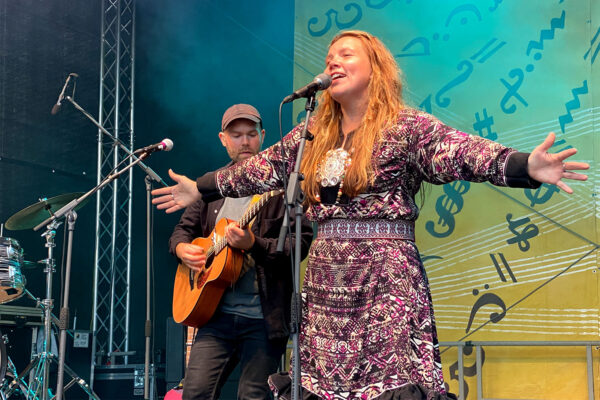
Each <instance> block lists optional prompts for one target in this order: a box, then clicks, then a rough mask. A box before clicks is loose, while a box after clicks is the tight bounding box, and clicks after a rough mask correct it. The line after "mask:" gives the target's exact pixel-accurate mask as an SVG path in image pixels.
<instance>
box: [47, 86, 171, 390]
mask: <svg viewBox="0 0 600 400" xmlns="http://www.w3.org/2000/svg"><path fill="white" fill-rule="evenodd" d="M64 99H66V100H68V101H69V102H70V103H71V104H73V107H75V108H76V109H77V110H79V111H81V113H82V114H83V115H85V116H86V117H87V119H89V120H90V121H92V123H93V124H94V125H96V127H98V129H99V130H100V132H102V133H103V134H105V135H106V136H108V137H109V138H110V139H111V140H112V141H113V143H114V144H115V145H118V146H119V147H120V148H121V149H122V150H123V151H124V152H125V153H127V154H128V155H129V156H130V157H132V158H133V159H134V160H135V162H134V163H133V164H131V165H135V164H138V165H139V166H140V167H141V168H142V169H143V170H144V172H145V173H146V190H147V199H148V200H147V203H148V206H147V207H148V211H147V224H148V225H147V231H148V232H147V240H148V243H147V253H146V257H147V259H146V264H147V265H146V269H147V276H146V280H147V282H146V322H145V324H144V335H145V338H146V349H145V356H144V400H148V398H149V397H148V386H149V385H148V381H149V379H148V376H149V372H148V371H149V367H150V366H149V364H150V355H149V352H150V334H151V331H152V325H151V323H150V236H151V234H150V208H151V205H150V189H149V181H148V179H152V180H154V181H155V182H158V183H160V184H162V185H163V186H168V185H167V183H166V182H165V181H164V180H163V179H162V178H161V177H160V176H159V175H158V174H157V173H156V172H154V171H153V170H152V168H150V167H148V166H147V165H146V164H144V163H143V162H142V160H143V159H144V158H146V157H147V156H148V154H149V153H142V155H141V156H140V157H139V158H138V157H137V155H136V154H135V153H132V152H131V151H130V150H129V149H128V148H127V146H125V145H124V144H123V142H121V140H120V139H119V138H116V137H114V136H113V135H111V134H110V132H108V131H107V130H106V129H105V128H104V127H103V126H102V125H101V124H100V123H99V122H98V121H96V119H95V118H94V117H92V116H91V115H90V114H89V113H88V112H87V111H85V110H84V109H83V107H81V106H80V105H79V104H77V102H76V101H75V99H73V98H72V97H71V96H66V97H64ZM57 400H62V399H59V398H57Z"/></svg>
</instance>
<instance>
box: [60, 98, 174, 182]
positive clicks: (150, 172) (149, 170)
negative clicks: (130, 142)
mask: <svg viewBox="0 0 600 400" xmlns="http://www.w3.org/2000/svg"><path fill="white" fill-rule="evenodd" d="M65 100H68V101H69V102H70V103H71V104H73V107H75V108H76V109H77V110H79V111H81V113H82V114H83V115H85V116H86V117H87V119H89V120H90V121H92V123H93V124H94V125H96V126H97V127H98V129H99V130H100V132H102V133H104V134H105V135H106V136H108V137H109V138H110V139H111V140H112V141H113V142H114V144H115V145H118V146H119V147H120V148H121V149H122V150H123V151H124V152H125V153H127V154H128V155H129V156H131V157H133V159H134V160H136V161H138V157H137V155H135V154H134V153H132V152H131V151H130V150H129V149H128V148H127V146H125V145H124V144H123V142H121V140H120V139H119V138H116V137H114V136H113V135H111V134H110V132H109V131H107V130H106V129H104V127H103V126H102V125H100V122H98V121H96V120H95V119H94V117H92V116H91V115H90V114H89V113H88V112H87V111H85V110H84V109H83V108H82V107H81V106H80V105H79V104H77V102H75V100H74V99H73V98H72V97H71V96H66V97H65ZM138 165H139V166H140V167H141V168H142V169H143V170H144V172H145V173H146V174H147V175H148V176H150V178H152V179H153V180H154V181H156V182H158V183H160V184H162V185H163V186H169V185H167V183H166V182H165V181H164V180H163V179H162V178H161V177H160V176H158V174H157V173H156V172H154V171H153V170H152V168H150V167H149V166H147V165H146V164H144V163H143V162H142V160H139V164H138Z"/></svg>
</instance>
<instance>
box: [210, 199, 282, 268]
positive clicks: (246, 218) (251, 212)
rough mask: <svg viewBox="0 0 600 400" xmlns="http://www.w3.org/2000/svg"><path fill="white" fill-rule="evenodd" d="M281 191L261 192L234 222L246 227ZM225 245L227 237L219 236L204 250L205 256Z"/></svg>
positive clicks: (216, 252)
mask: <svg viewBox="0 0 600 400" xmlns="http://www.w3.org/2000/svg"><path fill="white" fill-rule="evenodd" d="M280 193H283V190H272V191H270V192H267V193H265V194H263V195H262V196H260V198H259V199H258V201H255V202H254V203H252V204H251V205H250V207H248V209H247V210H246V212H244V215H242V218H240V219H239V220H238V221H237V222H236V223H237V225H238V226H239V227H240V228H242V229H245V228H247V227H248V225H249V224H250V221H252V218H254V217H255V216H256V214H258V212H259V211H260V209H261V208H262V207H263V206H264V205H265V204H266V203H267V202H268V201H269V200H270V199H271V198H272V197H274V196H276V195H278V194H280ZM226 246H227V239H225V237H222V238H220V239H219V240H217V242H216V243H215V244H214V245H213V246H211V247H210V248H209V249H208V251H207V252H206V255H207V257H210V256H212V255H213V254H219V252H220V251H221V250H223V249H224V248H225V247H226Z"/></svg>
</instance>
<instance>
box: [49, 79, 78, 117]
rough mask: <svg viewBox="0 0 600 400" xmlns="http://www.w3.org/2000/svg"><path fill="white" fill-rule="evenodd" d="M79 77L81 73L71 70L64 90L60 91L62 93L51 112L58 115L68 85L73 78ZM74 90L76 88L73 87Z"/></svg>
mask: <svg viewBox="0 0 600 400" xmlns="http://www.w3.org/2000/svg"><path fill="white" fill-rule="evenodd" d="M78 77H79V75H77V74H76V73H75V72H71V73H70V74H69V76H67V80H66V81H65V85H64V86H63V88H62V90H61V91H60V94H59V95H58V100H57V101H56V104H55V105H54V106H52V110H51V111H50V114H52V115H56V114H57V113H58V112H59V111H60V107H61V106H62V101H63V100H64V99H65V91H66V90H67V86H69V82H70V81H71V78H73V79H75V78H78ZM73 91H75V89H73Z"/></svg>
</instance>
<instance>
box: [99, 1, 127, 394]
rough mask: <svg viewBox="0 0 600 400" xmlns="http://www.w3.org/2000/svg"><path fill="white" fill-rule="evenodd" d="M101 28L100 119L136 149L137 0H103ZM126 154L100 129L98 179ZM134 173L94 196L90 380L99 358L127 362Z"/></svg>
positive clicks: (119, 179)
mask: <svg viewBox="0 0 600 400" xmlns="http://www.w3.org/2000/svg"><path fill="white" fill-rule="evenodd" d="M101 29H102V38H101V61H100V63H101V64H100V101H99V108H100V109H99V121H100V123H101V124H102V125H103V126H104V127H105V128H106V129H107V130H108V131H109V132H110V133H111V134H112V135H114V136H115V137H117V138H119V139H120V140H121V141H122V142H123V143H124V144H125V145H126V146H128V147H129V148H130V149H133V145H134V134H133V109H134V107H133V89H134V59H135V57H134V55H135V54H134V44H135V41H134V32H135V0H102V28H101ZM125 156H126V154H125V153H124V152H123V151H122V150H120V149H119V147H118V146H115V145H114V143H113V142H112V141H111V140H110V139H109V138H106V137H104V135H102V134H101V132H100V131H99V132H98V175H97V180H98V182H100V181H101V180H102V178H104V177H105V176H106V175H107V174H108V173H109V172H110V171H111V170H113V168H115V167H117V165H118V164H119V163H120V162H121V161H122V160H123V159H124V158H125ZM123 166H124V165H121V166H120V167H123ZM132 173H133V171H132V170H129V172H128V173H127V174H124V175H123V176H121V177H120V178H118V179H117V180H116V181H115V182H113V184H112V185H111V186H108V187H106V188H104V190H102V191H101V192H100V193H99V194H98V197H97V201H96V245H95V272H94V317H93V318H94V322H93V330H94V335H93V345H92V362H91V378H90V383H91V384H93V381H94V369H95V368H96V367H97V366H98V365H99V363H100V360H101V359H105V360H106V359H107V358H110V359H111V363H112V364H113V365H114V364H115V363H116V364H121V363H122V364H125V365H126V364H127V363H128V352H129V310H130V300H129V288H130V277H131V208H132V204H131V203H132ZM120 356H122V357H120Z"/></svg>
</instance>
